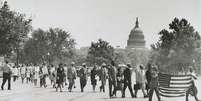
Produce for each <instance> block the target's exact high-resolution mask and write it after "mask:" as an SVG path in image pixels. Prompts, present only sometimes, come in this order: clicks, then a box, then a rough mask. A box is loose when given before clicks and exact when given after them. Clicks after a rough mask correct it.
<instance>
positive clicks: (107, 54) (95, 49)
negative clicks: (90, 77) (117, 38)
mask: <svg viewBox="0 0 201 101" xmlns="http://www.w3.org/2000/svg"><path fill="white" fill-rule="evenodd" d="M113 58H114V48H113V47H112V46H111V45H109V43H108V42H106V41H104V40H102V39H99V40H98V41H97V42H92V43H91V46H90V48H89V50H88V55H87V62H88V63H90V64H91V65H92V64H98V65H101V64H102V63H103V62H104V63H107V64H109V63H110V62H111V61H113Z"/></svg>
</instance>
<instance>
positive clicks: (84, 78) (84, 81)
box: [80, 63, 87, 92]
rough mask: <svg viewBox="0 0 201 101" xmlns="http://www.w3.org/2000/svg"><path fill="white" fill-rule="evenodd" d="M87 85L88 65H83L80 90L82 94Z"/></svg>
mask: <svg viewBox="0 0 201 101" xmlns="http://www.w3.org/2000/svg"><path fill="white" fill-rule="evenodd" d="M86 84H87V68H86V64H85V63H83V64H82V68H81V69H80V88H81V92H84V87H85V86H86Z"/></svg>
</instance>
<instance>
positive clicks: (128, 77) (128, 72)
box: [122, 64, 134, 98]
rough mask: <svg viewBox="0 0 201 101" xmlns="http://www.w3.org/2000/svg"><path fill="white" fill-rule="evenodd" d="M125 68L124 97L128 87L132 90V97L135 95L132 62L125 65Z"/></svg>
mask: <svg viewBox="0 0 201 101" xmlns="http://www.w3.org/2000/svg"><path fill="white" fill-rule="evenodd" d="M125 67H126V68H125V70H124V72H123V75H124V88H123V94H122V98H124V97H125V90H126V88H127V87H128V89H129V91H130V94H131V97H134V93H133V90H132V86H131V85H132V84H131V70H130V68H131V65H130V64H127V66H125Z"/></svg>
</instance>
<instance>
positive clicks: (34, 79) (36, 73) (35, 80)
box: [33, 65, 40, 86]
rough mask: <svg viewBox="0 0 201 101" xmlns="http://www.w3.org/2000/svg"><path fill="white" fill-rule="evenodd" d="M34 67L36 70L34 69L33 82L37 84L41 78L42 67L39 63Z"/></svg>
mask: <svg viewBox="0 0 201 101" xmlns="http://www.w3.org/2000/svg"><path fill="white" fill-rule="evenodd" d="M33 68H34V70H33V82H34V85H35V86H36V85H37V81H38V78H39V71H40V67H39V66H37V65H34V67H33Z"/></svg>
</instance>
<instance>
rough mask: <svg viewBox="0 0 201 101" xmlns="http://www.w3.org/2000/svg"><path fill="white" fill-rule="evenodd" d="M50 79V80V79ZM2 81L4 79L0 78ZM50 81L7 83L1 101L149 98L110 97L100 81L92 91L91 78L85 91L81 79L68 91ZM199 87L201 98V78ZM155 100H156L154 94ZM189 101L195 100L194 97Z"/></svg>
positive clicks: (181, 100) (167, 100) (182, 99)
mask: <svg viewBox="0 0 201 101" xmlns="http://www.w3.org/2000/svg"><path fill="white" fill-rule="evenodd" d="M48 81H49V80H48ZM0 83H2V79H0ZM47 83H48V87H47V88H40V87H39V86H36V87H35V86H33V84H31V83H29V84H26V83H25V84H21V80H18V81H17V82H12V90H7V89H6V88H7V84H6V85H5V87H4V89H5V90H3V91H2V90H0V101H148V98H143V95H142V92H141V91H139V94H138V98H131V97H130V94H129V91H128V90H127V91H126V98H121V92H120V91H118V92H117V98H112V99H110V98H109V96H108V95H109V93H108V86H106V92H105V93H103V92H100V91H99V86H100V84H99V83H98V85H97V89H96V92H93V91H92V86H91V83H90V80H88V83H87V86H86V87H85V91H84V92H83V93H81V92H80V87H79V79H77V80H76V88H75V89H73V92H68V91H67V87H64V88H63V92H56V90H55V89H54V88H52V86H51V85H50V82H47ZM196 83H197V87H198V92H199V93H198V96H199V98H201V93H200V92H201V86H198V85H200V84H201V78H199V80H197V81H196ZM162 100H163V101H185V97H179V98H164V97H162ZM153 101H157V100H156V96H155V95H154V97H153ZM189 101H195V100H194V99H193V98H192V97H191V98H190V100H189Z"/></svg>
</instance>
